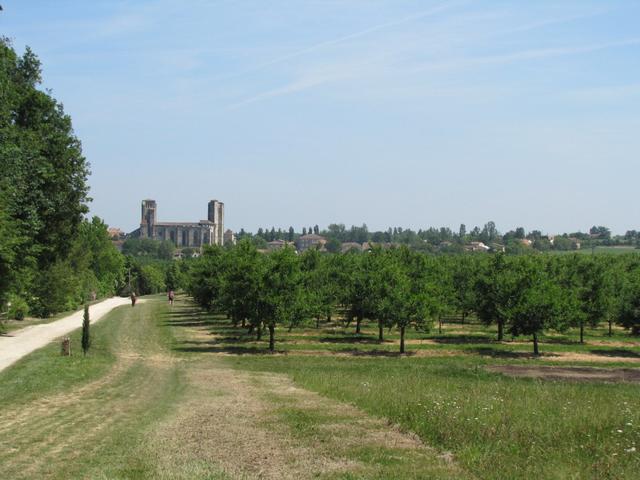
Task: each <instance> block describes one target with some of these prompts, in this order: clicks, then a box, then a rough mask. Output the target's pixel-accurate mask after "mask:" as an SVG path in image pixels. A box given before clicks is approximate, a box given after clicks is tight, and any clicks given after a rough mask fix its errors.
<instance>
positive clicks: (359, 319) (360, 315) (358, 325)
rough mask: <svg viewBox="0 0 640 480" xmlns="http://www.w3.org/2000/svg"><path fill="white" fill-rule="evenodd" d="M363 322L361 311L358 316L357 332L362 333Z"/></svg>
mask: <svg viewBox="0 0 640 480" xmlns="http://www.w3.org/2000/svg"><path fill="white" fill-rule="evenodd" d="M361 323H362V314H361V313H359V314H358V316H357V317H356V333H360V324H361Z"/></svg>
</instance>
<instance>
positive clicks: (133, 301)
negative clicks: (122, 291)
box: [131, 291, 136, 307]
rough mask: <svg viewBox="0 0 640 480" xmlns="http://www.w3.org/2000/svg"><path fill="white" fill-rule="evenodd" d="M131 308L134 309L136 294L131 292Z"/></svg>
mask: <svg viewBox="0 0 640 480" xmlns="http://www.w3.org/2000/svg"><path fill="white" fill-rule="evenodd" d="M131 306H132V307H135V306H136V292H133V291H132V292H131Z"/></svg>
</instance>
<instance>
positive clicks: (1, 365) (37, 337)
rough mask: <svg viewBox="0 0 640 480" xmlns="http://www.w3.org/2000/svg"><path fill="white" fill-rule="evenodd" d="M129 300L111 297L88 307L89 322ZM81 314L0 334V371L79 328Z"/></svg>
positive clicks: (98, 318)
mask: <svg viewBox="0 0 640 480" xmlns="http://www.w3.org/2000/svg"><path fill="white" fill-rule="evenodd" d="M129 302H130V301H129V299H128V298H121V297H113V298H109V299H107V300H105V301H103V302H100V303H97V304H95V305H92V306H91V307H89V317H90V319H91V323H95V322H97V321H98V320H100V319H101V318H102V317H103V316H104V315H105V314H107V313H109V312H110V311H111V310H113V309H114V308H115V307H119V306H120V305H126V304H128V303H129ZM83 314H84V311H83V310H79V311H77V312H75V313H72V314H71V315H69V316H67V317H64V318H61V319H60V320H56V321H55V322H51V323H46V324H42V325H32V326H30V327H26V328H23V329H22V330H16V331H15V332H11V333H10V334H7V335H2V336H0V371H2V370H4V369H5V368H7V367H8V366H9V365H11V364H12V363H14V362H16V361H18V360H20V359H21V358H22V357H24V356H25V355H28V354H29V353H31V352H33V351H34V350H37V349H38V348H42V347H44V346H45V345H47V344H48V343H49V342H52V341H53V340H55V339H56V338H60V337H62V336H63V335H66V334H68V333H70V332H72V331H73V330H75V329H76V328H80V327H81V326H82V316H83Z"/></svg>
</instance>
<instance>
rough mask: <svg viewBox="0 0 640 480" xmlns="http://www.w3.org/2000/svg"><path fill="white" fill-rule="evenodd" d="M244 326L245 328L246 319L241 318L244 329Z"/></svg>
mask: <svg viewBox="0 0 640 480" xmlns="http://www.w3.org/2000/svg"><path fill="white" fill-rule="evenodd" d="M246 326H247V319H246V318H243V319H242V328H246Z"/></svg>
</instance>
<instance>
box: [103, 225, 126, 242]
mask: <svg viewBox="0 0 640 480" xmlns="http://www.w3.org/2000/svg"><path fill="white" fill-rule="evenodd" d="M107 235H109V238H110V239H111V240H123V239H124V237H125V233H124V232H123V231H122V230H120V229H119V228H115V227H109V228H107Z"/></svg>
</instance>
